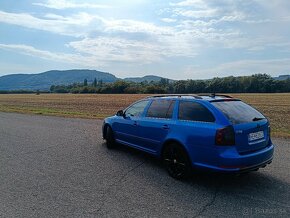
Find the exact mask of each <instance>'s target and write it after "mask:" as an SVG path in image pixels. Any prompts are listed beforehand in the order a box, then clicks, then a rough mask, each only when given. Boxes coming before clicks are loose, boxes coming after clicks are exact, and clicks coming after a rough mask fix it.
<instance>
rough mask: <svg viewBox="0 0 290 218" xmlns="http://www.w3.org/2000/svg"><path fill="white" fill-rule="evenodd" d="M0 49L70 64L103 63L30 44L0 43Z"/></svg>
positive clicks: (98, 64)
mask: <svg viewBox="0 0 290 218" xmlns="http://www.w3.org/2000/svg"><path fill="white" fill-rule="evenodd" d="M0 49H5V50H10V51H14V52H17V53H20V54H24V55H29V56H33V57H38V58H42V59H45V60H51V61H57V62H63V63H72V64H75V63H77V64H79V65H82V66H88V67H99V66H102V65H103V63H101V62H99V61H98V60H96V59H94V58H92V57H91V58H88V57H85V56H81V55H79V54H67V53H54V52H50V51H45V50H40V49H36V48H34V47H32V46H29V45H23V44H0Z"/></svg>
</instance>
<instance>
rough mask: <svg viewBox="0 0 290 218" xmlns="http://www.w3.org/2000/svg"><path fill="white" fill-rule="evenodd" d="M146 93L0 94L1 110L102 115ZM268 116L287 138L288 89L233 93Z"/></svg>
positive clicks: (289, 121)
mask: <svg viewBox="0 0 290 218" xmlns="http://www.w3.org/2000/svg"><path fill="white" fill-rule="evenodd" d="M145 96H147V95H123V94H122V95H121V94H120V95H115V94H112V95H110V94H100V95H98V94H41V95H35V94H21V95H20V94H13V95H12V94H11V95H0V111H3V112H18V113H30V114H43V115H54V116H63V117H80V118H98V119H101V118H104V117H106V116H109V115H112V114H114V113H116V111H118V110H119V109H123V108H124V107H126V106H128V105H129V104H130V103H132V102H134V101H136V100H138V99H141V98H144V97H145ZM233 96H235V97H238V98H240V99H242V100H244V101H245V102H247V103H249V104H251V105H252V106H254V107H256V108H257V109H258V110H260V111H262V112H263V113H264V114H265V116H267V117H268V118H269V119H270V122H271V127H272V133H273V135H274V136H276V137H287V138H290V93H285V94H234V95H233Z"/></svg>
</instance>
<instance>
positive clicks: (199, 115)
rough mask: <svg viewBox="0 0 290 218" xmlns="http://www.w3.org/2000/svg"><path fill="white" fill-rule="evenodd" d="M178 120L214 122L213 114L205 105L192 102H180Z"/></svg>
mask: <svg viewBox="0 0 290 218" xmlns="http://www.w3.org/2000/svg"><path fill="white" fill-rule="evenodd" d="M178 119H180V120H191V121H202V122H214V121H215V118H214V116H213V114H212V113H211V112H210V111H209V110H208V109H207V108H206V107H205V106H203V105H201V104H199V103H197V102H192V101H180V103H179V112H178Z"/></svg>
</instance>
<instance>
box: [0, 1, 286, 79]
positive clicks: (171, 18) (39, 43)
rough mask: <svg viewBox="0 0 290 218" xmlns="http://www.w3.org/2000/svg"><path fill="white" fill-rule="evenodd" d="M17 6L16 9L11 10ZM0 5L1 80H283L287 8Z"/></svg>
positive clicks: (252, 4)
mask: <svg viewBox="0 0 290 218" xmlns="http://www.w3.org/2000/svg"><path fill="white" fill-rule="evenodd" d="M16 2H17V3H16ZM16 2H15V1H9V0H1V1H0V33H1V34H0V76H1V75H6V74H12V73H38V72H43V71H47V70H52V69H59V70H66V69H96V70H101V71H106V72H110V73H113V74H115V75H116V76H117V77H121V78H124V77H129V76H144V75H148V74H151V75H152V74H153V75H159V76H164V77H169V78H172V79H206V78H212V77H217V76H218V77H224V76H230V75H233V76H238V75H251V74H254V73H268V74H270V75H272V76H277V75H280V74H289V73H290V1H288V0H275V1H268V0H184V1H182V0H177V1H175V0H172V1H170V0H169V1H162V0H134V1H133V0H132V1H129V0H126V1H121V0H120V1H117V0H106V1H105V0H100V1H93V0H83V1H78V0H74V1H69V0H45V1H41V0H26V1H25V0H23V1H16Z"/></svg>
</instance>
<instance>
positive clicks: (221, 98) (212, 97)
mask: <svg viewBox="0 0 290 218" xmlns="http://www.w3.org/2000/svg"><path fill="white" fill-rule="evenodd" d="M176 98H178V99H195V100H205V101H210V102H213V101H236V100H239V99H236V98H233V97H232V96H230V95H224V94H215V93H212V94H164V95H153V96H148V97H147V99H176Z"/></svg>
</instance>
